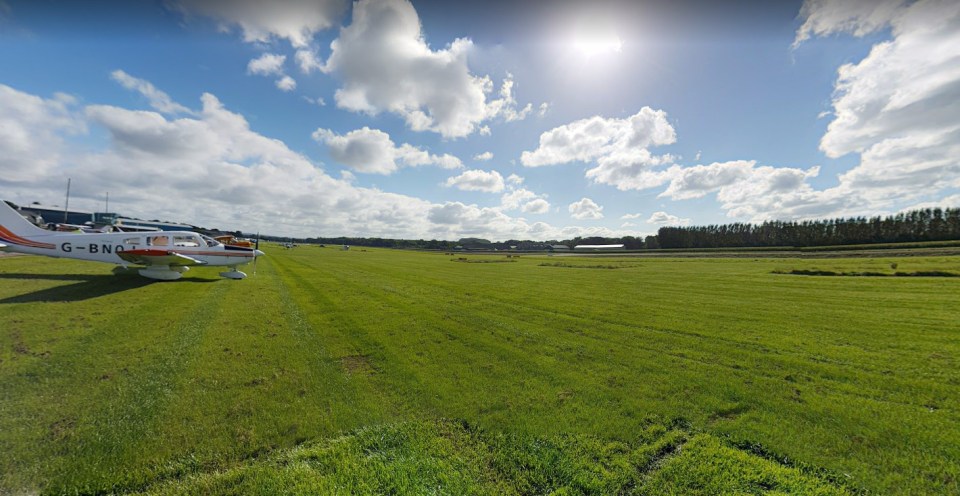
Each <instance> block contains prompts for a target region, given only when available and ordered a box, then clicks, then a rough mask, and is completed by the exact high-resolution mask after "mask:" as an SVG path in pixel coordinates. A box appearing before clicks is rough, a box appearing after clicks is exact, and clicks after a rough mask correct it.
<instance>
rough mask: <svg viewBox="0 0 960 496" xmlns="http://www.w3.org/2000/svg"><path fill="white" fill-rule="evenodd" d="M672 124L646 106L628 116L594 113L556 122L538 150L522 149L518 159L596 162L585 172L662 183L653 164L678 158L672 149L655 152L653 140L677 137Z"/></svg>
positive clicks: (621, 184)
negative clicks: (608, 116) (580, 118)
mask: <svg viewBox="0 0 960 496" xmlns="http://www.w3.org/2000/svg"><path fill="white" fill-rule="evenodd" d="M676 139H677V136H676V133H675V132H674V129H673V126H671V125H670V123H669V122H667V114H666V112H664V111H662V110H653V109H651V108H650V107H643V108H642V109H640V111H639V112H637V113H636V114H634V115H632V116H630V117H627V118H625V119H617V118H603V117H600V116H594V117H590V118H588V119H582V120H578V121H574V122H571V123H569V124H565V125H563V126H559V127H556V128H553V129H551V130H549V131H547V132H545V133H543V134H541V135H540V144H539V146H538V147H537V149H536V150H534V151H524V152H523V153H522V154H521V156H520V162H521V163H522V164H523V165H524V166H527V167H541V166H548V165H558V164H565V163H570V162H595V163H596V167H594V168H592V169H589V170H588V171H587V173H586V177H588V178H590V179H592V180H593V181H594V182H597V183H601V184H609V185H612V186H615V187H617V188H618V189H620V190H628V189H644V188H650V187H654V186H658V185H660V184H663V181H664V180H665V178H663V177H661V176H658V175H657V174H655V173H653V172H652V171H653V169H654V168H656V167H659V166H662V165H665V164H670V163H672V162H673V161H674V157H673V156H672V155H670V154H664V155H654V154H653V153H651V152H650V150H649V149H648V148H649V147H651V146H659V145H669V144H672V143H674V142H675V141H676Z"/></svg>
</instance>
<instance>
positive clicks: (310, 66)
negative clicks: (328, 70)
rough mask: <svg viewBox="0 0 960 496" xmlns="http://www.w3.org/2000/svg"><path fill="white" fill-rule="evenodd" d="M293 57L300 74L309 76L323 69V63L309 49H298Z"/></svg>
mask: <svg viewBox="0 0 960 496" xmlns="http://www.w3.org/2000/svg"><path fill="white" fill-rule="evenodd" d="M294 57H295V58H296V60H297V65H298V66H300V72H302V73H304V74H310V73H311V72H314V71H319V70H322V69H323V62H321V61H320V59H319V58H318V57H317V54H316V53H314V52H313V51H312V50H309V49H300V50H297V52H296V54H294Z"/></svg>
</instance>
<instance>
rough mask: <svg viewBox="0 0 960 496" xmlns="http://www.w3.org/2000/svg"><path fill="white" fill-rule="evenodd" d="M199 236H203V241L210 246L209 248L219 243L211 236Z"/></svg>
mask: <svg viewBox="0 0 960 496" xmlns="http://www.w3.org/2000/svg"><path fill="white" fill-rule="evenodd" d="M200 237H202V238H203V241H204V243H206V244H207V246H208V247H211V248H212V247H214V246H219V245H220V242H219V241H217V240H215V239H213V238H211V237H210V236H202V235H201V236H200Z"/></svg>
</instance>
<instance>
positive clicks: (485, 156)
mask: <svg viewBox="0 0 960 496" xmlns="http://www.w3.org/2000/svg"><path fill="white" fill-rule="evenodd" d="M473 159H474V160H476V161H478V162H486V161H488V160H492V159H493V152H483V153H479V154H477V155H474V156H473Z"/></svg>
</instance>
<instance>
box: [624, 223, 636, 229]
mask: <svg viewBox="0 0 960 496" xmlns="http://www.w3.org/2000/svg"><path fill="white" fill-rule="evenodd" d="M628 227H637V224H635V223H633V222H624V223H623V224H620V228H621V229H626V228H628Z"/></svg>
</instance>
